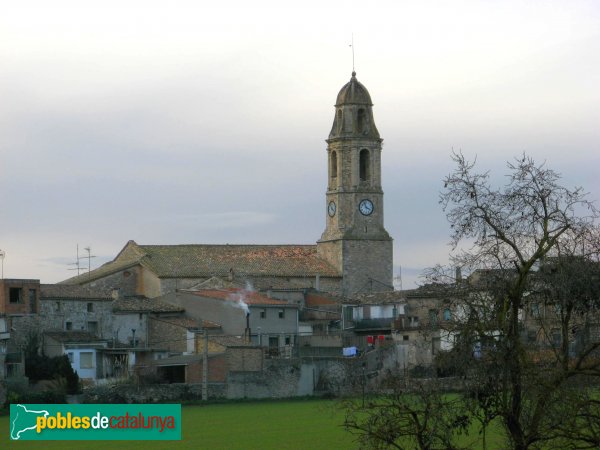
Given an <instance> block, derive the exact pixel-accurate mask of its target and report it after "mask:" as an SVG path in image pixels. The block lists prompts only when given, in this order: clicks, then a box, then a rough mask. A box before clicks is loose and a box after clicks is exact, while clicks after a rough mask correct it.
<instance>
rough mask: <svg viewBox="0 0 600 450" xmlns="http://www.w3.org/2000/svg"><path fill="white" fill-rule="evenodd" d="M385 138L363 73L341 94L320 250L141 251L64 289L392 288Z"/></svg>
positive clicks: (146, 292)
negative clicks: (384, 178) (383, 158)
mask: <svg viewBox="0 0 600 450" xmlns="http://www.w3.org/2000/svg"><path fill="white" fill-rule="evenodd" d="M382 141H383V140H382V139H381V137H380V136H379V132H378V130H377V127H376V125H375V120H374V116H373V103H372V101H371V96H370V94H369V92H368V91H367V89H366V88H365V86H364V85H363V84H361V83H360V82H359V81H358V80H357V78H356V72H352V77H351V79H350V81H349V82H348V83H346V84H345V85H344V86H343V87H342V89H341V90H340V91H339V93H338V95H337V99H336V102H335V115H334V119H333V126H332V128H331V132H330V133H329V137H328V139H327V140H326V142H327V167H328V170H327V174H328V175H327V190H326V194H325V208H324V216H325V231H324V232H323V234H322V235H321V238H320V239H319V240H318V241H317V243H316V245H204V244H184V245H140V244H138V243H136V242H134V241H129V242H128V243H127V244H126V245H125V247H124V248H123V249H122V250H121V251H120V252H119V254H118V255H117V256H116V257H115V258H114V259H113V260H112V261H110V262H108V263H106V264H104V265H102V266H101V267H99V268H97V269H95V270H92V271H91V272H89V273H85V274H82V275H79V276H76V277H73V278H70V279H68V280H65V281H63V282H62V283H61V284H68V285H81V286H89V287H95V288H102V289H119V290H120V292H121V293H122V294H123V295H138V296H145V297H149V298H154V297H158V296H161V295H165V294H168V293H170V292H174V291H176V290H177V289H192V288H194V289H195V288H214V287H236V286H237V287H243V286H246V285H251V286H253V287H254V288H255V289H257V290H261V291H281V292H284V291H294V290H305V289H315V290H318V291H322V292H328V293H332V294H337V295H341V296H343V297H346V298H352V297H353V296H355V295H360V294H367V293H372V292H385V291H391V290H393V280H392V278H393V267H392V264H393V263H392V261H393V256H392V238H391V237H390V235H389V234H388V232H387V231H386V230H385V227H384V221H383V218H384V214H383V207H384V205H383V190H382V188H381V150H382V146H381V143H382Z"/></svg>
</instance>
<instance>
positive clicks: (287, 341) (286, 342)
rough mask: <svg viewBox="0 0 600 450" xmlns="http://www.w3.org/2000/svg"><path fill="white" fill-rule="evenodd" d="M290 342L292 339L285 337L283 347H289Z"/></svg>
mask: <svg viewBox="0 0 600 450" xmlns="http://www.w3.org/2000/svg"><path fill="white" fill-rule="evenodd" d="M291 342H292V338H291V337H290V336H286V337H285V345H290V344H291Z"/></svg>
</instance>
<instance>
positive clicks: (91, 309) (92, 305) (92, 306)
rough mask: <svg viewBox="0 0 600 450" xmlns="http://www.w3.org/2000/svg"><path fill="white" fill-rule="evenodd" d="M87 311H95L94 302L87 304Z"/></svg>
mask: <svg viewBox="0 0 600 450" xmlns="http://www.w3.org/2000/svg"><path fill="white" fill-rule="evenodd" d="M87 312H94V304H93V303H88V304H87Z"/></svg>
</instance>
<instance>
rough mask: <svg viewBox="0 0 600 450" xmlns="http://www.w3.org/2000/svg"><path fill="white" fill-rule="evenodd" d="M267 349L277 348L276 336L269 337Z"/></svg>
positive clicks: (277, 338) (277, 340) (277, 339)
mask: <svg viewBox="0 0 600 450" xmlns="http://www.w3.org/2000/svg"><path fill="white" fill-rule="evenodd" d="M269 347H271V348H276V347H279V337H278V336H269Z"/></svg>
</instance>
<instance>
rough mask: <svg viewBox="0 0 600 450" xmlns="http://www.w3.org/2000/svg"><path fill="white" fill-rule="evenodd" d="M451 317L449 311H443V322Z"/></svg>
mask: <svg viewBox="0 0 600 450" xmlns="http://www.w3.org/2000/svg"><path fill="white" fill-rule="evenodd" d="M451 317H452V314H451V313H450V309H448V308H446V309H444V320H450V318H451Z"/></svg>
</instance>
